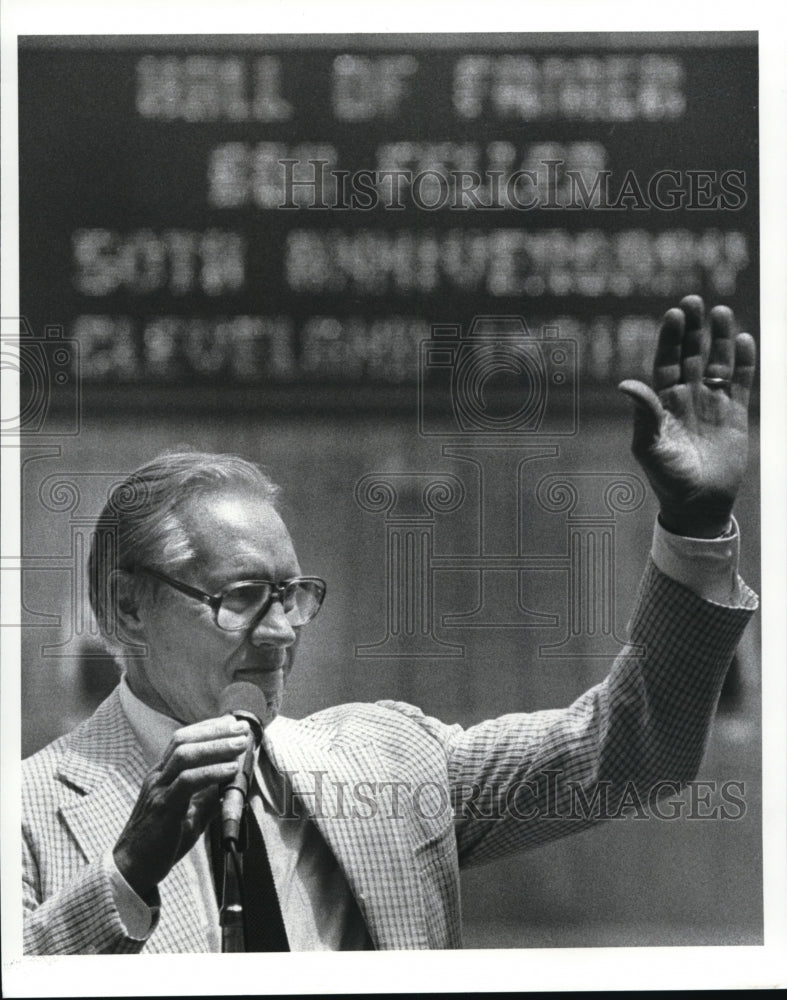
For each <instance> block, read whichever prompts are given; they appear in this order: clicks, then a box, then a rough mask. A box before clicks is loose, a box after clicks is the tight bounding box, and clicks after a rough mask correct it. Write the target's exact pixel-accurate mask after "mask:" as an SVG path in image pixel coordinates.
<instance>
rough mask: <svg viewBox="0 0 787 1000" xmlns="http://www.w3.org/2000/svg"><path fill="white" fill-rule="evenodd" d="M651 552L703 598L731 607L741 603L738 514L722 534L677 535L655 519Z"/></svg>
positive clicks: (658, 562) (659, 564) (666, 569)
mask: <svg viewBox="0 0 787 1000" xmlns="http://www.w3.org/2000/svg"><path fill="white" fill-rule="evenodd" d="M651 555H652V557H653V562H654V563H655V564H656V567H657V568H658V569H660V570H661V572H662V573H664V574H665V575H666V576H669V577H671V578H672V579H673V580H675V581H677V582H678V583H681V584H683V586H684V587H688V589H689V590H691V591H693V592H694V593H695V594H697V595H698V596H699V597H702V598H704V600H706V601H713V602H714V603H715V604H724V605H727V606H728V607H739V606H740V603H741V580H740V577H739V576H738V561H739V556H740V533H739V531H738V522H737V521H736V520H735V518H732V522H731V526H730V529H729V530H728V532H727V533H726V534H724V535H722V536H721V538H688V537H686V536H684V535H674V534H673V533H672V532H671V531H667V530H666V528H663V527H662V526H661V524H660V523H659V521H658V520H656V526H655V528H654V529H653V548H652V550H651Z"/></svg>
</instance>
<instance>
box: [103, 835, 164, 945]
mask: <svg viewBox="0 0 787 1000" xmlns="http://www.w3.org/2000/svg"><path fill="white" fill-rule="evenodd" d="M105 864H106V869H107V872H108V874H109V883H110V885H111V886H112V895H113V896H114V898H115V906H116V908H117V911H118V915H119V917H120V920H121V923H122V924H123V926H124V928H125V931H126V936H127V937H130V938H131V939H132V940H134V941H144V940H145V938H147V937H148V936H149V935H150V932H151V931H152V930H153V928H154V927H155V925H156V921H157V919H158V915H159V909H160V907H159V906H148V904H147V903H146V902H145V901H144V900H143V899H140V897H139V896H138V895H137V894H136V893H135V892H134V890H133V889H132V888H131V886H130V885H129V884H128V882H127V881H126V880H125V879H124V878H123V876H122V875H121V874H120V872H119V871H118V867H117V865H116V864H115V859H114V857H113V856H112V851H111V850H110V851H108V852H107V855H106V857H105Z"/></svg>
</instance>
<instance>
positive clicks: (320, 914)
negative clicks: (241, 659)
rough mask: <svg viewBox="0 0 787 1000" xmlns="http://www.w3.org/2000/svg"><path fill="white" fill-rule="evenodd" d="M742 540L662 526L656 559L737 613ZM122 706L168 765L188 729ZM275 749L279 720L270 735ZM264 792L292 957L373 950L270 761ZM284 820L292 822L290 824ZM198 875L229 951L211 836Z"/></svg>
mask: <svg viewBox="0 0 787 1000" xmlns="http://www.w3.org/2000/svg"><path fill="white" fill-rule="evenodd" d="M739 552H740V537H739V533H738V525H737V523H736V522H735V520H734V519H733V520H732V521H731V524H730V527H729V529H728V531H727V533H726V534H724V535H722V536H721V537H719V538H712V539H704V538H702V539H698V538H685V537H683V536H681V535H673V534H671V533H670V532H668V531H666V530H665V529H664V528H662V527H661V525H660V524H659V523H658V521H657V522H656V525H655V528H654V532H653V545H652V550H651V555H652V558H653V561H654V563H655V564H656V566H657V568H658V569H659V570H661V572H662V573H664V574H666V575H667V576H670V577H672V579H673V580H676V581H677V582H678V583H681V584H683V585H684V586H685V587H687V588H689V589H690V590H692V591H694V593H696V594H698V595H699V596H700V597H703V598H704V599H705V600H709V601H713V602H715V603H717V604H725V605H730V606H735V605H737V603H738V598H739V594H740V581H739V577H738V560H739ZM120 701H121V704H122V706H123V710H124V712H125V713H126V717H127V718H128V721H129V725H130V726H131V728H132V729H133V731H134V733H135V735H136V737H137V739H138V740H139V743H140V745H141V747H142V751H143V753H144V755H145V759H146V760H147V761H148V763H149V764H150V765H151V766H153V765H154V764H155V763H156V762H157V761H159V760H160V759H161V757H162V756H163V754H164V750H165V749H166V747H167V745H168V744H169V742H170V740H171V738H172V736H173V734H174V732H175V731H176V730H177V729H178V728H180V723H178V722H176V721H175V720H174V719H170V718H168V717H167V716H165V715H162V714H161V713H160V712H156V711H155V710H154V709H152V708H150V707H149V706H147V705H145V704H144V703H143V702H141V701H140V700H139V699H138V698H137V697H136V696H135V695H134V694H133V693H132V691H131V689H130V688H129V686H128V684H127V682H126V679H125V677H123V679H122V680H121V685H120ZM266 735H267V738H268V739H270V740H272V741H273V743H274V745H275V740H276V720H274V721H273V722H272V723H271V724H270V725H269V726H268V728H267V729H266ZM255 775H256V780H257V789H256V794H254V795H253V796H252V798H251V807H252V810H253V812H254V815H255V817H256V819H257V821H258V823H259V824H260V829H261V831H262V835H263V839H264V841H265V846H266V849H267V851H268V856H269V859H270V864H271V871H272V874H273V880H274V884H275V886H276V892H277V894H278V897H279V902H280V905H281V910H282V917H283V919H284V926H285V928H286V930H287V937H288V940H289V943H290V948H291V950H292V951H322V950H327V951H337V950H345V951H346V950H353V949H364V948H371V947H372V944H371V941H370V939H369V935H368V931H367V929H366V926H365V924H364V922H363V918H362V917H361V914H360V911H359V910H358V906H357V904H356V902H355V899H354V897H353V895H352V892H351V890H350V887H349V885H348V884H347V880H346V878H345V876H344V873H343V872H342V870H341V869H340V868H339V865H338V863H337V861H336V859H335V858H334V856H333V854H332V853H331V851H330V849H329V848H328V846H327V844H326V843H325V841H324V840H323V838H322V837H321V836H320V833H319V831H318V830H317V827H316V826H315V825H314V823H313V822H311V821H310V820H309V819H308V817H307V815H306V814H305V813H304V812H303V811H302V810H300V809H299V808H298V807H297V801H296V803H295V804H296V809H295V811H296V812H298V816H297V818H293V817H292V812H293V810H292V809H291V808H290V809H284V808H282V795H283V790H282V785H281V783H282V781H283V779H282V778H281V776H280V775H278V774H277V773H276V772H275V771H273V768H272V766H271V764H270V762H269V761H268V760H267V758H265V759H264V760H263V761H262V766H260V765H259V764H258V766H257V768H256V770H255ZM282 813H285V814H286V815H285V816H284V817H283V816H282ZM179 864H180V865H185V866H186V867H187V868H188V869H190V877H191V879H192V885H193V887H194V898H195V899H196V900H198V905H199V907H200V917H201V920H202V923H203V927H204V930H205V934H206V936H207V939H208V942H209V948H210V951H211V952H214V951H215V952H219V951H221V933H220V928H219V912H218V905H217V902H216V894H215V890H214V887H213V878H212V874H211V869H210V861H209V849H208V846H207V844H206V837H205V835H203V836H202V837H201V838H200V840H199V841H198V842H197V844H196V845H195V846H194V848H193V849H192V850H191V851H190V852H189V853H188V854H187V855H186V856H185V857H184V858H183V859H182V860H181V861H180V862H179ZM108 865H109V870H110V873H111V874H110V878H111V881H112V887H113V891H114V895H115V901H116V905H117V908H118V912H119V914H120V917H121V919H122V921H123V923H124V925H125V927H126V931H127V933H128V935H129V937H132V938H135V939H137V940H144V939H145V938H146V937H147V936H148V935H149V934H150V932H151V931H152V929H153V927H154V925H155V916H156V910H155V908H151V907H149V906H148V905H147V904H146V903H145V902H144V901H143V900H142V899H140V898H139V896H137V894H136V893H135V892H134V890H133V889H132V888H131V887H130V886H129V885H128V883H127V882H126V880H125V879H124V878H123V876H122V875H121V874H120V872H119V871H118V870H117V867H116V866H115V864H114V860H113V859H112V856H111V852H109V859H108Z"/></svg>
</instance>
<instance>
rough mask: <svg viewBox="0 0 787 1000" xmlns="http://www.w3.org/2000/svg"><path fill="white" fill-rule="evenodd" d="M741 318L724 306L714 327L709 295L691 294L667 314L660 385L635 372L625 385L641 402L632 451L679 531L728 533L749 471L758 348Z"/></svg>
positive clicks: (658, 365)
mask: <svg viewBox="0 0 787 1000" xmlns="http://www.w3.org/2000/svg"><path fill="white" fill-rule="evenodd" d="M733 324H734V317H733V314H732V312H731V311H730V310H729V309H728V308H727V307H726V306H716V307H715V308H714V309H713V310H712V311H711V313H710V324H709V328H708V327H707V326H706V324H705V320H704V306H703V302H702V299H701V298H700V297H699V296H697V295H688V296H686V298H684V299H683V300H682V301H681V303H680V306H679V307H678V308H676V309H670V310H669V311H668V312H667V313H666V314H665V316H664V319H663V321H662V324H661V330H660V333H659V339H658V344H657V347H656V355H655V359H654V363H653V388H652V389H651V388H649V387H648V386H647V385H645V384H644V383H642V382H638V381H635V380H633V379H627V380H626V381H624V382H621V383H620V386H619V388H620V389H621V391H622V392H625V393H626V395H628V396H630V397H631V399H632V400H633V401H634V403H635V404H636V407H635V413H634V439H633V443H632V452H633V453H634V456H635V457H636V459H637V461H638V462H639V463H640V465H641V466H642V468H643V470H644V471H645V474H646V475H647V477H648V479H649V480H650V484H651V486H652V487H653V491H654V492H655V494H656V497H657V498H658V500H659V503H660V505H661V521H662V524H663V525H664V527H665V528H667V529H668V530H669V531H673V532H675V533H676V534H680V535H689V536H692V537H694V538H713V537H715V536H717V535H720V534H722V533H723V532H724V530H725V528H726V527H727V525H728V524H729V520H730V514H731V512H732V505H733V503H734V501H735V497H736V495H737V492H738V488H739V487H740V484H741V481H742V479H743V475H744V472H745V470H746V461H747V454H748V407H749V391H750V389H751V385H752V382H753V380H754V367H755V358H756V347H755V343H754V340H753V338H752V337H751V336H750V335H749V334H748V333H739V334H738V335H737V336H736V335H735V334H734V332H733ZM719 379H721V380H724V381H723V383H719V382H715V387H714V382H713V381H712V382H711V384H710V385H709V384H707V380H719Z"/></svg>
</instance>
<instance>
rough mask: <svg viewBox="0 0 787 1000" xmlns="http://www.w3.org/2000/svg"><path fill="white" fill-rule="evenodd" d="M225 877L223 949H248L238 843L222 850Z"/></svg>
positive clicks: (234, 950) (222, 908)
mask: <svg viewBox="0 0 787 1000" xmlns="http://www.w3.org/2000/svg"><path fill="white" fill-rule="evenodd" d="M222 855H223V858H224V877H223V879H222V893H221V910H220V911H219V923H220V925H221V950H222V953H224V952H238V951H246V940H245V929H244V923H243V883H242V876H241V861H240V858H241V855H240V853H239V849H238V845H237V844H234V843H230V844H229V846H228V847H225V848H224V850H223V851H222Z"/></svg>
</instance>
